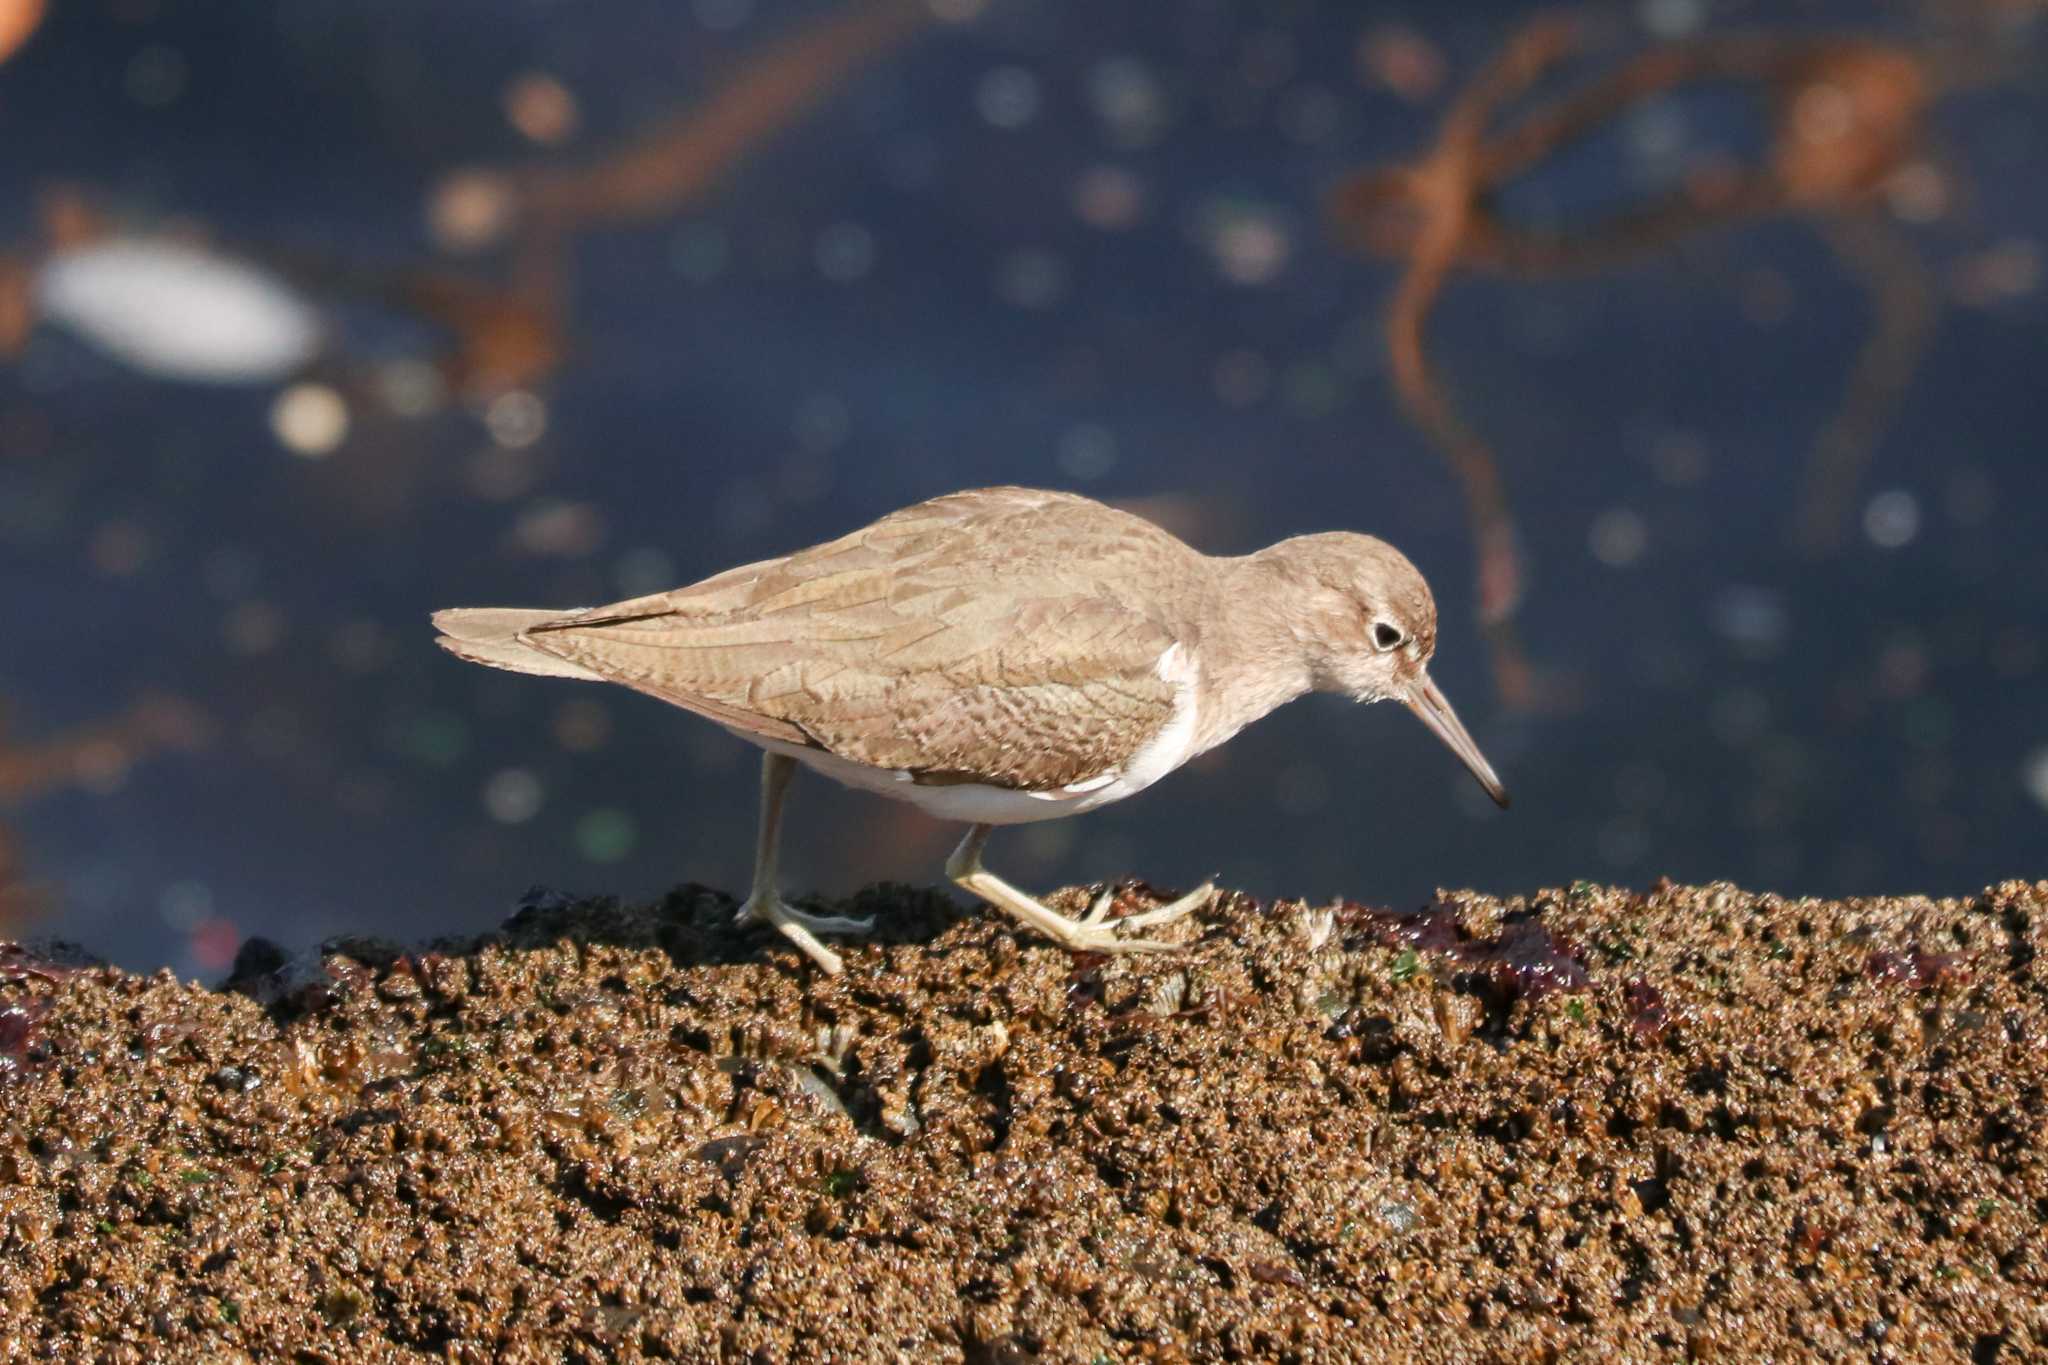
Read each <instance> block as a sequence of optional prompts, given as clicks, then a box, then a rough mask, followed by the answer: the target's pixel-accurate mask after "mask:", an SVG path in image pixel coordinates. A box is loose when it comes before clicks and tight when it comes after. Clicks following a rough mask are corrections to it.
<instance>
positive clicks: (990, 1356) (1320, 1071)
mask: <svg viewBox="0 0 2048 1365" xmlns="http://www.w3.org/2000/svg"><path fill="white" fill-rule="evenodd" d="M1126 900H1127V902H1128V904H1129V906H1130V908H1132V909H1136V908H1138V907H1140V906H1142V905H1145V904H1148V903H1149V893H1147V892H1146V891H1144V890H1143V889H1135V890H1133V891H1131V892H1130V893H1129V894H1128V895H1127V897H1126ZM1062 903H1063V904H1064V906H1065V908H1068V909H1070V910H1071V909H1075V908H1078V907H1079V906H1080V905H1082V904H1084V903H1085V893H1084V892H1081V891H1075V892H1072V893H1068V894H1067V896H1066V897H1065V899H1064V900H1063V902H1062ZM734 908H735V907H734V902H733V901H732V900H731V899H730V898H729V897H726V896H722V895H720V894H717V893H714V892H710V891H705V890H702V889H700V888H686V889H684V890H681V891H678V892H676V893H674V894H672V895H671V896H670V897H668V898H667V899H666V900H665V901H663V902H662V903H660V904H656V905H652V906H646V907H619V906H616V905H613V904H610V903H607V902H581V903H579V902H575V901H573V900H571V899H569V898H565V897H559V896H546V895H539V896H534V897H530V898H529V899H528V901H527V902H526V904H525V906H524V908H523V909H522V910H521V911H520V912H519V913H518V914H517V915H516V916H514V918H513V919H512V920H511V921H509V922H508V923H507V924H506V925H505V926H504V927H503V929H502V930H501V931H499V932H498V933H495V934H492V935H488V936H486V937H484V938H482V939H479V940H476V941H473V942H466V943H444V944H440V945H437V946H435V947H434V948H432V949H413V950H406V949H401V948H400V947H398V946H396V945H390V944H379V943H374V942H366V941H347V942H338V943H334V944H330V945H328V946H327V951H326V952H325V953H324V954H323V955H322V956H320V957H319V958H318V959H317V960H310V961H304V962H298V963H294V962H291V961H289V960H287V958H286V957H285V956H284V955H283V954H281V953H277V952H275V951H274V950H271V951H266V950H265V949H264V948H263V947H262V946H260V945H259V946H257V947H254V948H252V949H251V951H249V952H248V953H245V955H244V960H243V962H242V963H241V964H239V965H238V970H237V973H236V976H235V977H234V978H233V981H232V984H231V987H230V988H226V989H205V988H201V987H199V986H196V985H191V984H186V983H180V982H178V981H175V980H173V979H171V978H170V977H169V976H168V975H163V974H159V975H156V976H151V977H136V976H131V975H127V974H124V973H121V972H119V971H116V970H114V969H111V968H107V967H104V966H95V965H73V964H71V963H69V962H66V963H63V964H61V965H60V964H58V963H55V962H46V961H45V960H44V959H41V958H38V957H36V956H34V955H33V954H30V953H27V952H25V951H24V952H22V953H20V954H17V955H14V956H13V957H11V958H10V959H8V961H9V962H10V963H11V966H10V968H9V970H8V971H7V972H6V974H5V976H4V978H0V1358H4V1359H7V1360H38V1359H50V1360H87V1359H90V1360H107V1361H144V1360H158V1359H209V1360H289V1361H304V1362H313V1361H378V1360H393V1361H414V1360H429V1359H431V1360H487V1359H489V1360H514V1361H543V1360H545V1361H553V1360H564V1359H568V1360H601V1359H627V1360H631V1359H678V1360H708V1359H759V1360H797V1359H809V1358H818V1359H825V1358H830V1359H840V1360H871V1359H873V1360H888V1359H898V1358H902V1359H911V1360H919V1361H924V1360H968V1361H982V1362H993V1361H1003V1362H1011V1361H1029V1360H1034V1359H1041V1358H1042V1359H1047V1360H1062V1361H1064V1360H1082V1361H1088V1360H1098V1359H1099V1360H1125V1359H1150V1360H1181V1359H1195V1360H1227V1359H1241V1360H1268V1359H1279V1360H1287V1359H1299V1360H1306V1359H1316V1360H1369V1359H1393V1358H1400V1359H1410V1358H1412V1359H1418V1360H1452V1359H1457V1360H1474V1359H1500V1360H1525V1359H1532V1358H1543V1357H1545V1356H1563V1355H1570V1356H1573V1357H1578V1358H1604V1357H1609V1356H1613V1357H1617V1358H1619V1357H1626V1358H1659V1357H1687V1356H1690V1357H1692V1358H1720V1359H1729V1360H1745V1359H1758V1358H1778V1359H1791V1358H1812V1357H1818V1358H1853V1359H1893V1360H1915V1361H1919V1360H1958V1361H1987V1360H2020V1359H2028V1358H2034V1359H2038V1358H2040V1357H2041V1355H2042V1354H2043V1353H2044V1352H2048V1285H2044V1282H2043V1281H2044V1272H2048V1267H2044V1264H2043V1247H2042V1232H2041V1228H2042V1225H2043V1220H2044V1216H2048V1171H2044V1163H2048V1155H2044V1152H2048V1133H2044V1131H2043V1129H2044V1106H2048V1100H2044V1095H2043V1081H2044V1076H2048V1063H2044V1053H2043V1044H2044V1039H2048V1001H2044V995H2043V981H2042V977H2041V974H2040V966H2039V962H2038V957H2037V948H2038V946H2039V942H2040V939H2041V936H2042V934H2043V932H2044V930H2043V923H2044V919H2048V883H2036V884H2024V883H2018V882H2013V883H2007V884H2005V885H2002V886H1999V887H1996V888H1992V889H1990V890H1988V891H1986V892H1985V893H1984V894H1982V895H1981V896H1979V897H1976V898H1974V899H1971V900H1958V901H1929V900H1923V899H1884V900H1868V901H1848V902H1819V901H1787V900H1782V899H1778V898H1776V897H1772V896H1767V895H1758V894H1754V893H1751V892H1746V891H1741V890H1737V889H1735V888H1733V887H1729V886H1710V887H1703V888H1690V887H1667V886H1660V888H1659V889H1657V890H1654V891H1651V892H1647V893H1636V892H1629V891H1624V890H1614V889H1609V888H1604V887H1597V886H1590V885H1587V884H1584V883H1581V884H1577V885H1575V886H1573V887H1571V888H1569V889H1565V890H1558V891H1554V892H1544V893H1540V894H1537V895H1534V896H1531V897H1528V898H1525V899H1514V900H1508V901H1504V902H1503V901H1497V900H1493V899H1489V898H1485V897H1479V896H1473V895H1450V896H1445V897H1443V898H1441V899H1440V900H1439V902H1438V903H1437V904H1435V905H1433V906H1431V907H1428V908H1426V909H1425V910H1423V911H1420V912H1410V913H1406V914H1395V913H1393V912H1389V911H1384V910H1370V909H1367V908H1364V907H1359V906H1351V905H1345V906H1338V907H1331V908H1312V907H1305V906H1302V905H1299V904H1285V903H1281V904H1261V903H1258V902H1255V901H1253V900H1252V899H1250V898H1248V897H1244V896H1234V897H1223V898H1219V901H1218V902H1217V903H1216V904H1215V905H1213V906H1212V907H1211V908H1210V909H1208V910H1207V911H1205V912H1204V913H1203V914H1201V915H1199V916H1197V917H1195V918H1194V919H1193V920H1192V921H1190V922H1189V923H1187V924H1184V925H1181V926H1177V927H1175V928H1174V929H1173V930H1172V931H1170V932H1171V933H1173V934H1178V935H1179V936H1180V937H1181V938H1182V939H1183V940H1185V942H1186V944H1187V946H1186V948H1185V949H1184V950H1183V951H1182V952H1180V953H1178V954H1174V955H1170V956H1155V957H1132V958H1116V959H1112V958H1101V957H1082V958H1075V957H1072V956H1070V955H1068V954H1066V953H1063V952H1059V951H1056V950H1054V949H1052V948H1050V947H1048V946H1045V945H1043V944H1041V943H1040V942H1038V941H1036V940H1033V939H1028V938H1022V937H1020V936H1019V935H1017V934H1016V933H1014V932H1012V931H1011V930H1010V929H1009V928H1008V927H1007V926H1006V924H1005V923H1003V922H1001V921H1000V920H998V919H996V918H994V917H992V916H990V915H988V914H985V913H983V912H981V911H978V910H977V911H972V912H968V911H963V910H960V909H958V908H956V907H955V906H953V905H952V904H951V903H950V902H948V901H947V900H945V899H944V898H942V897H939V896H936V895H933V894H930V893H927V892H923V891H912V890H905V889H900V888H881V889H877V890H873V891H870V892H867V893H863V894H862V895H861V896H858V897H855V898H853V899H852V900H851V901H849V902H847V903H844V904H842V905H839V906H834V907H831V908H832V909H834V910H835V911H836V912H838V913H846V914H854V915H865V914H870V913H878V914H879V916H880V926H881V937H880V939H879V940H878V941H877V942H875V943H872V944H869V945H866V946H851V947H850V949H849V951H848V953H847V971H846V974H845V975H844V976H842V977H839V978H836V979H828V978H825V977H822V976H820V975H818V974H817V973H816V972H815V971H814V970H813V969H812V968H811V967H810V966H809V965H808V964H807V963H805V962H804V961H803V960H802V959H801V958H800V957H799V956H798V955H797V954H796V953H795V952H794V951H792V950H789V949H787V948H785V947H784V946H782V945H781V944H780V942H779V941H778V940H776V939H773V938H771V937H769V936H767V935H764V934H761V933H755V932H747V933H740V932H735V931H733V930H731V929H730V928H728V927H727V926H726V921H727V920H728V919H729V918H730V916H731V913H732V911H733V909H734ZM46 968H47V970H46Z"/></svg>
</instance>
